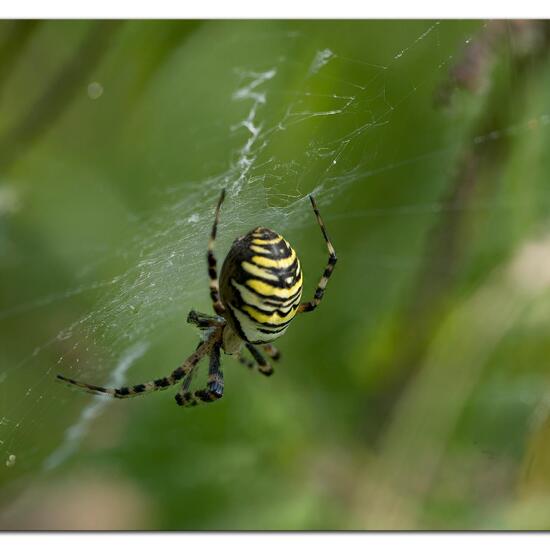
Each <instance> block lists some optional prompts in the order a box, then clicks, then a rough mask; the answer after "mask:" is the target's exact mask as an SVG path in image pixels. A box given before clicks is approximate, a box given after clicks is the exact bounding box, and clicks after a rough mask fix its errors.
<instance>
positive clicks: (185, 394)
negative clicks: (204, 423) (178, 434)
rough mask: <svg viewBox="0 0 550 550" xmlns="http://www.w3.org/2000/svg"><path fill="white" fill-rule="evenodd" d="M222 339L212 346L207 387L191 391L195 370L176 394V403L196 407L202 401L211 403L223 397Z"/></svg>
mask: <svg viewBox="0 0 550 550" xmlns="http://www.w3.org/2000/svg"><path fill="white" fill-rule="evenodd" d="M220 349H221V341H220V342H216V343H215V344H214V345H213V346H212V351H211V353H210V364H209V366H208V382H207V384H206V388H204V389H201V390H195V391H194V392H190V391H189V386H190V384H191V379H192V375H193V372H191V373H190V374H189V377H188V378H187V379H186V380H185V382H184V383H183V385H182V388H181V390H180V391H179V392H178V393H177V395H176V403H177V404H178V405H180V406H181V407H194V406H195V405H198V404H199V403H200V402H201V401H202V402H204V403H210V402H211V401H217V400H218V399H221V398H222V397H223V372H222V370H221V365H220Z"/></svg>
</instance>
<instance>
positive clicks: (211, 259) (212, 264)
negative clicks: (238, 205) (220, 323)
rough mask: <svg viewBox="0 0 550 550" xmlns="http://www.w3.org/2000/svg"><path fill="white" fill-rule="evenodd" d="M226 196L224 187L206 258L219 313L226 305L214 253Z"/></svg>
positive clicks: (215, 303)
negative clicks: (222, 297) (221, 210)
mask: <svg viewBox="0 0 550 550" xmlns="http://www.w3.org/2000/svg"><path fill="white" fill-rule="evenodd" d="M224 198H225V189H222V192H221V194H220V198H219V200H218V204H217V206H216V214H215V217H214V223H213V225H212V231H211V232H210V239H209V241H208V250H207V253H206V259H207V262H208V277H209V279H210V298H211V300H212V306H213V307H214V311H215V312H216V313H217V314H218V315H222V314H223V313H224V312H225V306H224V305H223V304H222V301H221V300H220V285H219V282H218V269H217V262H216V256H215V255H214V244H215V242H216V233H217V231H218V223H219V221H220V209H221V206H222V203H223V200H224Z"/></svg>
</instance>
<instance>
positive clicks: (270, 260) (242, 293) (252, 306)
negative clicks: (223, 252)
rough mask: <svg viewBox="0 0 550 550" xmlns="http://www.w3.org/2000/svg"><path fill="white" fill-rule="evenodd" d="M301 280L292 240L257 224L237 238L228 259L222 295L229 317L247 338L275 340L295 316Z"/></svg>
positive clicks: (223, 272)
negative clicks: (286, 239) (289, 241)
mask: <svg viewBox="0 0 550 550" xmlns="http://www.w3.org/2000/svg"><path fill="white" fill-rule="evenodd" d="M302 282H303V276H302V270H301V267H300V261H299V260H298V256H297V255H296V252H295V251H294V249H293V248H292V247H291V246H290V245H289V244H288V242H287V241H285V239H284V238H283V237H282V236H281V235H279V234H278V233H275V232H274V231H271V229H266V228H264V227H257V228H256V229H253V230H252V231H250V232H249V233H247V234H246V235H245V236H244V237H239V238H238V239H236V240H235V241H234V243H233V245H232V246H231V250H230V251H229V253H228V255H227V257H226V258H225V261H224V263H223V267H222V272H221V276H220V295H221V300H222V302H223V304H224V305H225V307H226V309H227V313H228V315H227V321H228V322H229V324H230V325H231V327H232V328H233V329H234V330H235V332H236V333H237V334H238V335H239V336H240V337H241V338H242V339H243V340H245V341H247V342H250V343H252V344H261V343H267V342H272V341H273V340H275V339H277V338H279V336H281V335H282V334H284V332H285V330H286V329H287V327H288V325H289V323H290V321H292V319H293V318H294V316H295V315H296V310H297V308H298V306H299V305H300V299H301V297H302Z"/></svg>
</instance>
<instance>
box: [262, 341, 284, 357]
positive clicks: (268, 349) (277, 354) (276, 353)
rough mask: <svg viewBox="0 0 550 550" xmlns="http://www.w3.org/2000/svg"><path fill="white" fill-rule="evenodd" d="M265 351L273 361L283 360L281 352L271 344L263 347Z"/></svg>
mask: <svg viewBox="0 0 550 550" xmlns="http://www.w3.org/2000/svg"><path fill="white" fill-rule="evenodd" d="M262 348H263V350H264V351H265V352H266V353H267V354H268V355H269V357H271V359H273V361H278V360H279V359H280V358H281V352H280V351H279V350H278V349H277V348H276V347H275V346H272V345H271V344H265V345H263V346H262Z"/></svg>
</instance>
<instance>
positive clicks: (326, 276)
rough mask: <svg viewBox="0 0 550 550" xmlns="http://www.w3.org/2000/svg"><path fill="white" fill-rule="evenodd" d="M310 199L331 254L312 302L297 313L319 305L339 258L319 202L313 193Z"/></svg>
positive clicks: (310, 309) (302, 306)
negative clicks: (326, 227) (323, 218)
mask: <svg viewBox="0 0 550 550" xmlns="http://www.w3.org/2000/svg"><path fill="white" fill-rule="evenodd" d="M309 200H310V201H311V206H313V212H314V213H315V217H316V218H317V223H318V224H319V227H320V228H321V231H322V232H323V237H324V238H325V242H326V243H327V248H328V253H329V256H328V264H327V267H326V268H325V271H324V272H323V275H322V276H321V280H320V281H319V284H318V285H317V289H316V290H315V294H314V296H313V300H311V302H304V303H303V304H300V306H299V307H298V311H297V313H305V312H307V311H313V310H314V309H315V308H316V307H317V306H318V305H319V303H320V302H321V300H322V299H323V294H324V293H325V288H326V286H327V283H328V280H329V278H330V276H331V275H332V271H333V270H334V266H335V265H336V262H337V260H338V258H337V257H336V252H335V250H334V247H333V246H332V243H331V242H330V238H329V236H328V233H327V230H326V229H325V224H324V223H323V220H322V219H321V214H319V209H318V208H317V203H316V202H315V199H314V198H313V197H312V196H311V195H309Z"/></svg>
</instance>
